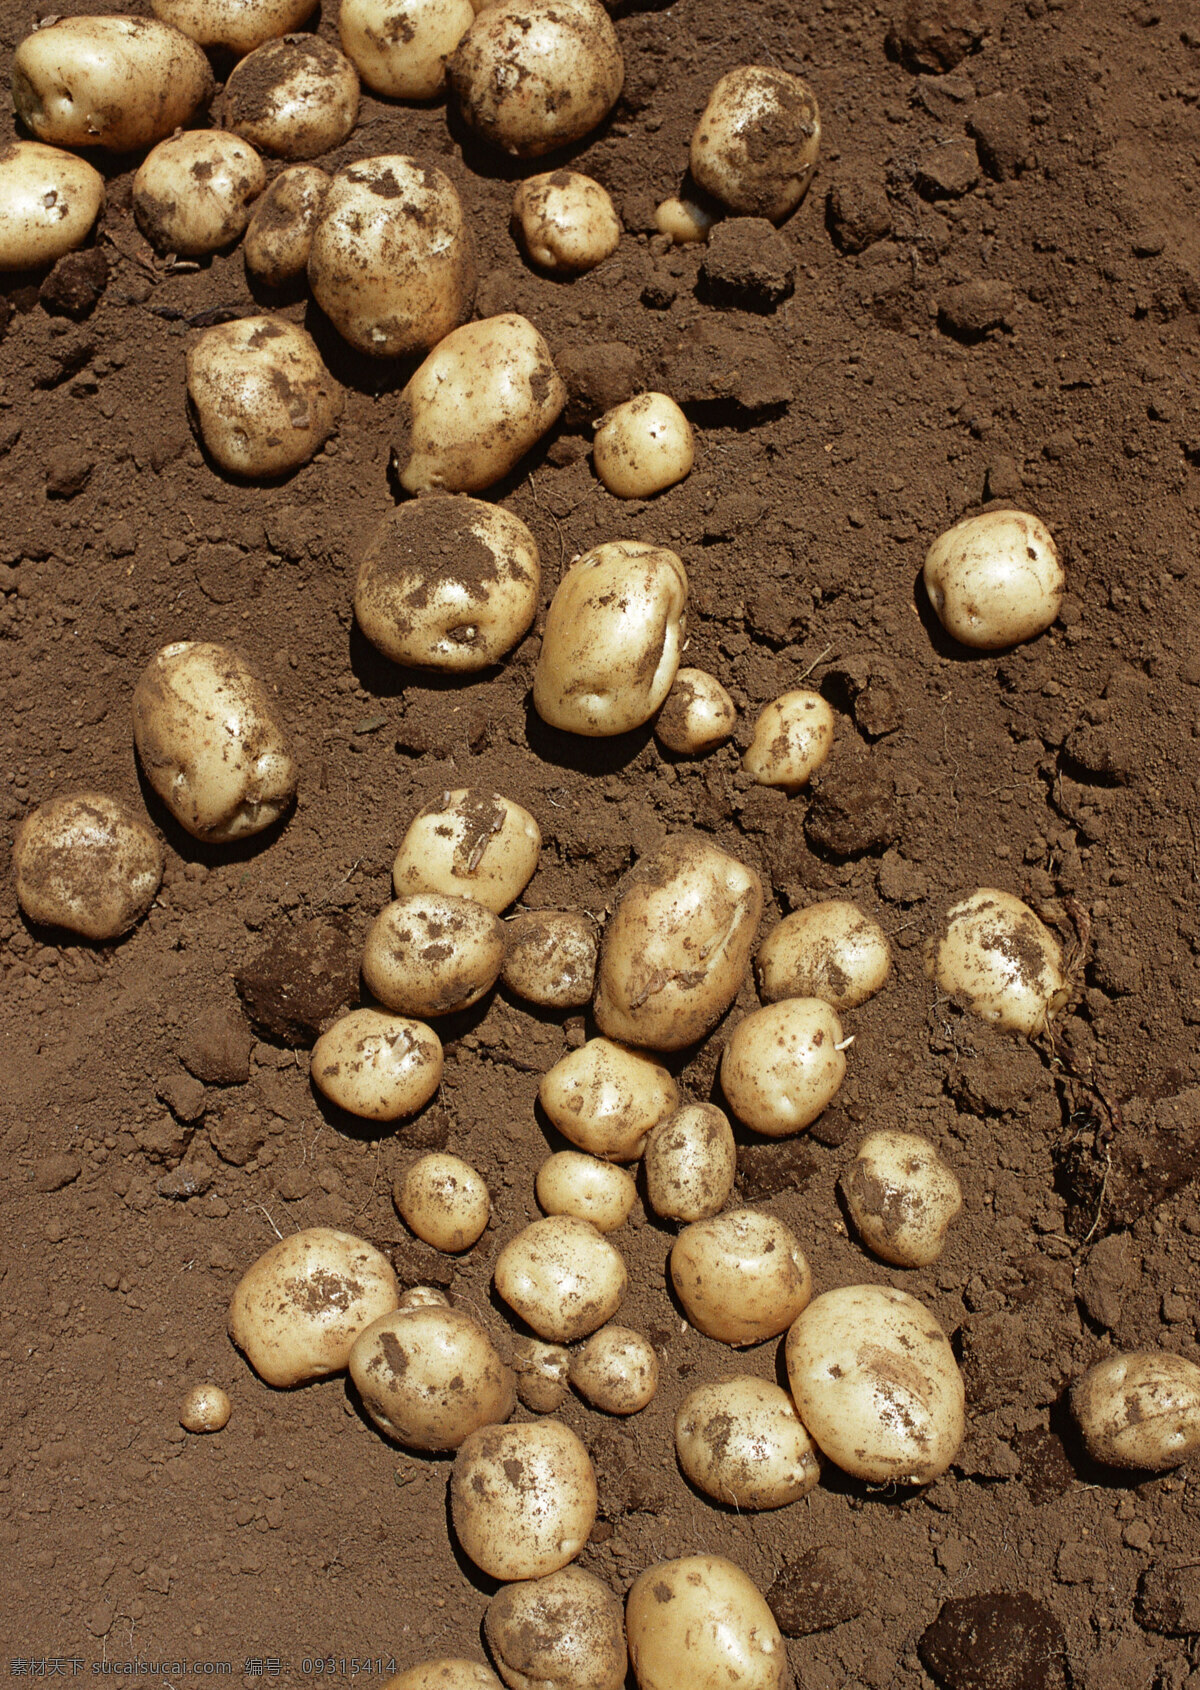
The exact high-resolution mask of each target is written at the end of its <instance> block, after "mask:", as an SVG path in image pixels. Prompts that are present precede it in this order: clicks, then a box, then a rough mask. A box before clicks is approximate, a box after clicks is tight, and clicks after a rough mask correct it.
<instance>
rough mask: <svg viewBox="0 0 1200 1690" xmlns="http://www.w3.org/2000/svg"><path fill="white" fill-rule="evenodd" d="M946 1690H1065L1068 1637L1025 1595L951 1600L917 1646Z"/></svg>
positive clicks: (1001, 1593) (999, 1594) (996, 1594)
mask: <svg viewBox="0 0 1200 1690" xmlns="http://www.w3.org/2000/svg"><path fill="white" fill-rule="evenodd" d="M917 1653H918V1654H919V1655H920V1657H921V1661H922V1663H923V1664H924V1666H925V1667H926V1669H927V1670H928V1671H929V1673H930V1674H931V1675H932V1677H933V1678H934V1679H935V1680H936V1681H937V1683H938V1684H940V1685H943V1686H944V1687H945V1690H1066V1684H1067V1676H1066V1637H1065V1636H1064V1634H1063V1629H1062V1627H1061V1626H1060V1625H1059V1623H1058V1621H1057V1620H1056V1619H1055V1617H1054V1615H1053V1614H1052V1613H1051V1612H1050V1611H1049V1609H1048V1608H1045V1607H1043V1606H1042V1604H1041V1603H1040V1602H1037V1601H1035V1600H1034V1598H1033V1597H1032V1596H1026V1595H1025V1594H1024V1593H1023V1592H1019V1593H1015V1594H1014V1593H1010V1592H1008V1591H994V1592H991V1593H989V1594H988V1595H985V1596H961V1597H952V1598H951V1599H950V1601H948V1602H943V1603H942V1606H941V1609H940V1610H939V1612H938V1616H937V1618H936V1619H935V1620H934V1621H933V1624H932V1625H930V1626H928V1627H927V1628H926V1630H925V1631H924V1632H923V1634H922V1636H921V1639H920V1641H919V1643H918V1644H917Z"/></svg>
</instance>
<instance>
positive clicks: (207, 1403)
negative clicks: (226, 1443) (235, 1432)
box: [179, 1385, 233, 1433]
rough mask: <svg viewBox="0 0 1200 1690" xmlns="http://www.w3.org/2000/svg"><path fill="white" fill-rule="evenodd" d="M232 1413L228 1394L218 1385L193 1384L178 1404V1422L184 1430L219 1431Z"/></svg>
mask: <svg viewBox="0 0 1200 1690" xmlns="http://www.w3.org/2000/svg"><path fill="white" fill-rule="evenodd" d="M232 1413H233V1404H232V1403H231V1402H230V1400H229V1394H228V1392H226V1391H223V1390H222V1389H221V1387H220V1386H219V1385H193V1386H192V1388H191V1390H190V1391H189V1392H188V1394H187V1396H186V1397H184V1399H183V1401H182V1402H181V1403H180V1405H179V1424H180V1425H181V1426H182V1427H183V1429H184V1431H185V1432H196V1433H204V1432H220V1431H223V1430H224V1428H225V1427H226V1426H228V1424H229V1416H230V1415H231V1414H232Z"/></svg>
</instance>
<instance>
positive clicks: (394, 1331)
mask: <svg viewBox="0 0 1200 1690" xmlns="http://www.w3.org/2000/svg"><path fill="white" fill-rule="evenodd" d="M349 1367H350V1377H351V1378H352V1379H353V1380H354V1384H355V1386H356V1388H357V1390H358V1393H359V1395H360V1396H361V1397H362V1400H363V1407H364V1408H365V1409H366V1411H367V1413H368V1414H369V1415H370V1416H371V1419H372V1420H373V1421H374V1422H375V1424H376V1425H377V1426H378V1427H379V1429H380V1431H382V1432H386V1433H387V1435H388V1436H389V1437H392V1438H395V1439H396V1441H397V1442H398V1443H402V1444H407V1445H408V1447H409V1448H410V1449H427V1450H448V1449H457V1448H458V1447H459V1445H460V1444H461V1443H462V1442H463V1440H464V1438H466V1437H469V1436H470V1434H471V1433H472V1432H477V1431H478V1430H479V1429H480V1427H481V1426H491V1425H494V1424H495V1423H496V1422H498V1421H501V1420H507V1419H508V1417H509V1415H510V1414H511V1413H512V1411H513V1409H514V1408H515V1407H516V1401H517V1391H516V1375H515V1374H514V1373H513V1370H512V1368H511V1367H506V1366H505V1364H504V1363H503V1362H502V1361H501V1360H500V1357H499V1355H498V1354H497V1353H496V1348H495V1345H494V1344H493V1343H492V1341H491V1339H490V1338H489V1337H488V1335H487V1333H486V1332H485V1331H484V1329H483V1327H482V1326H480V1324H479V1322H478V1321H477V1320H472V1318H471V1316H470V1315H468V1314H464V1313H462V1311H461V1310H459V1309H439V1308H424V1309H401V1310H396V1311H393V1312H392V1313H390V1314H385V1315H382V1316H381V1317H380V1318H379V1319H378V1320H375V1321H372V1323H371V1324H370V1326H368V1327H365V1328H364V1330H363V1331H362V1332H360V1333H359V1335H358V1337H357V1338H356V1339H355V1341H354V1347H353V1349H352V1350H351V1351H350V1361H349Z"/></svg>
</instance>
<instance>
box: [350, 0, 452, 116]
mask: <svg viewBox="0 0 1200 1690" xmlns="http://www.w3.org/2000/svg"><path fill="white" fill-rule="evenodd" d="M474 18H475V8H474V7H473V6H472V5H471V0H342V4H341V8H340V10H339V12H338V34H339V36H340V37H341V42H342V51H343V52H344V53H348V54H349V55H350V57H351V58H352V59H353V60H354V63H355V64H356V65H357V66H358V74H359V75H360V76H361V77H362V79H363V81H364V82H365V83H366V85H367V87H368V88H371V89H373V90H374V92H375V93H376V94H390V95H391V96H392V97H393V98H395V99H399V100H432V99H433V98H434V96H435V95H436V94H440V93H441V91H442V89H443V88H444V87H445V86H446V61H447V59H448V58H449V57H450V55H451V53H453V51H454V49H455V48H456V47H457V46H458V44H459V42H460V41H461V40H462V38H463V36H464V35H465V34H466V33H467V30H468V29H469V28H470V27H471V24H472V23H473V21H474Z"/></svg>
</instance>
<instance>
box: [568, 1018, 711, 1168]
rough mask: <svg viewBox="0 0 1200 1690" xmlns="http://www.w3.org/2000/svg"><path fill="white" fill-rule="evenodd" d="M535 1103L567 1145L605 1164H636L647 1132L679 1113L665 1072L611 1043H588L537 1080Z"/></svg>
mask: <svg viewBox="0 0 1200 1690" xmlns="http://www.w3.org/2000/svg"><path fill="white" fill-rule="evenodd" d="M538 1101H539V1102H540V1103H541V1106H542V1108H543V1109H544V1110H545V1111H546V1113H547V1115H548V1116H549V1117H550V1119H551V1121H552V1122H553V1123H554V1125H555V1126H556V1127H557V1128H558V1130H559V1132H560V1133H562V1135H563V1137H564V1138H569V1139H570V1141H571V1143H572V1144H577V1145H578V1146H579V1148H580V1149H581V1150H586V1151H588V1152H589V1153H590V1154H591V1155H593V1156H600V1157H602V1158H603V1159H604V1160H605V1161H609V1162H636V1161H637V1159H638V1157H639V1156H640V1155H641V1154H642V1151H643V1150H644V1149H645V1148H646V1137H647V1135H648V1133H649V1132H650V1129H651V1128H652V1127H655V1126H657V1124H658V1123H659V1121H661V1120H663V1119H664V1118H665V1117H666V1116H667V1115H670V1114H671V1112H672V1111H673V1110H675V1109H677V1108H678V1107H679V1087H678V1086H677V1085H676V1084H675V1081H674V1080H673V1079H672V1078H671V1076H670V1074H668V1072H667V1070H666V1069H665V1068H662V1067H660V1066H659V1064H658V1063H657V1062H654V1061H652V1060H651V1059H650V1057H648V1056H643V1055H642V1054H641V1053H640V1052H639V1051H633V1050H626V1049H625V1047H624V1046H623V1045H619V1044H614V1043H613V1042H612V1040H611V1039H589V1040H588V1041H587V1043H586V1044H584V1045H581V1046H580V1048H579V1049H578V1050H572V1051H569V1052H568V1053H567V1055H566V1056H564V1057H563V1058H562V1059H561V1060H560V1061H558V1062H556V1063H555V1064H554V1066H553V1068H551V1069H550V1070H549V1071H548V1072H547V1073H545V1074H543V1075H542V1081H541V1084H540V1085H539V1087H538Z"/></svg>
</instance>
